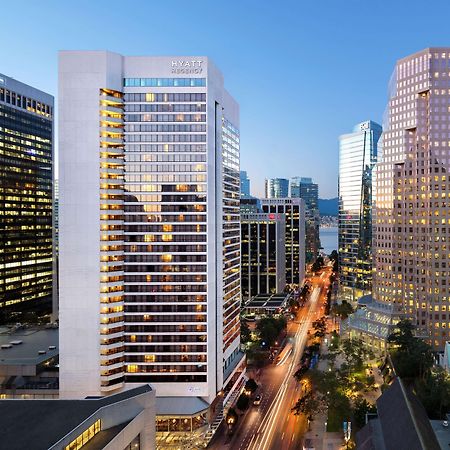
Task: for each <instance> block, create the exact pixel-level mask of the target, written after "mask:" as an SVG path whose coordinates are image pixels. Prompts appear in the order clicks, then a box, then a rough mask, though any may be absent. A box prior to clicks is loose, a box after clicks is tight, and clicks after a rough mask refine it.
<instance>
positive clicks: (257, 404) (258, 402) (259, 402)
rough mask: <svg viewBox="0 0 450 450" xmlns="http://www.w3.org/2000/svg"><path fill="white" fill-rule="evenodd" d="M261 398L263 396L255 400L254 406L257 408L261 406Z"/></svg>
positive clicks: (258, 396) (259, 395)
mask: <svg viewBox="0 0 450 450" xmlns="http://www.w3.org/2000/svg"><path fill="white" fill-rule="evenodd" d="M261 398H262V396H261V394H258V395H257V396H256V397H255V399H254V400H253V404H254V405H255V406H259V405H260V404H261Z"/></svg>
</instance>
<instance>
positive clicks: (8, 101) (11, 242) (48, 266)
mask: <svg viewBox="0 0 450 450" xmlns="http://www.w3.org/2000/svg"><path fill="white" fill-rule="evenodd" d="M52 180H53V97H52V96H51V95H49V94H46V93H45V92H42V91H40V90H38V89H35V88H33V87H31V86H28V85H26V84H24V83H21V82H19V81H17V80H14V79H13V78H10V77H7V76H6V75H2V74H0V242H1V250H0V253H1V258H0V313H2V314H1V315H3V320H8V317H10V313H11V312H15V311H34V312H36V313H38V314H45V313H49V312H51V309H52V279H53V268H52V265H53V254H52V253H53V244H52V216H53V215H52V189H53V183H52Z"/></svg>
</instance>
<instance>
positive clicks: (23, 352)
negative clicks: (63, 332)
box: [0, 328, 59, 365]
mask: <svg viewBox="0 0 450 450" xmlns="http://www.w3.org/2000/svg"><path fill="white" fill-rule="evenodd" d="M9 345H10V346H11V347H9V348H2V346H9ZM53 347H55V348H53ZM39 352H41V353H39ZM43 352H45V353H43ZM58 353H59V350H58V329H55V328H22V329H17V330H15V331H13V330H7V329H6V328H2V329H1V330H0V365H38V364H41V363H43V362H44V361H46V360H48V359H50V358H53V357H55V356H58Z"/></svg>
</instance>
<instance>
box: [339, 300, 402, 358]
mask: <svg viewBox="0 0 450 450" xmlns="http://www.w3.org/2000/svg"><path fill="white" fill-rule="evenodd" d="M402 318H403V315H402V314H401V312H400V311H398V310H397V309H396V308H395V305H390V304H388V303H381V302H376V301H375V300H373V298H372V296H371V295H370V294H369V295H364V296H363V297H361V298H360V299H359V300H358V304H357V309H356V311H355V312H354V313H353V314H351V315H350V316H349V317H348V318H347V319H346V320H344V321H343V322H342V324H341V335H345V336H348V337H350V338H359V339H361V340H363V341H364V342H365V343H366V344H367V345H368V346H369V347H370V348H372V350H378V351H384V350H385V349H386V343H387V338H388V337H389V335H390V334H391V333H392V332H393V331H394V328H395V326H396V324H397V323H398V322H399V321H400V320H401V319H402Z"/></svg>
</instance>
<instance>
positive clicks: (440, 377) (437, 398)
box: [416, 367, 450, 420]
mask: <svg viewBox="0 0 450 450" xmlns="http://www.w3.org/2000/svg"><path fill="white" fill-rule="evenodd" d="M416 392H417V396H418V397H419V399H420V401H421V402H422V404H423V406H424V408H425V409H426V411H427V413H428V416H429V417H430V418H432V419H438V420H440V419H443V418H444V415H445V413H446V412H447V411H449V409H450V376H449V375H448V373H447V372H446V371H445V370H444V369H443V368H441V367H436V368H434V369H433V371H432V372H431V373H430V374H429V375H428V376H427V377H426V378H425V379H424V380H418V381H417V383H416Z"/></svg>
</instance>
